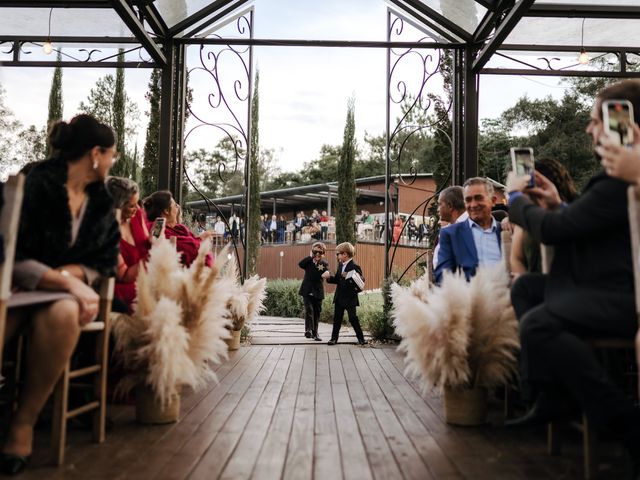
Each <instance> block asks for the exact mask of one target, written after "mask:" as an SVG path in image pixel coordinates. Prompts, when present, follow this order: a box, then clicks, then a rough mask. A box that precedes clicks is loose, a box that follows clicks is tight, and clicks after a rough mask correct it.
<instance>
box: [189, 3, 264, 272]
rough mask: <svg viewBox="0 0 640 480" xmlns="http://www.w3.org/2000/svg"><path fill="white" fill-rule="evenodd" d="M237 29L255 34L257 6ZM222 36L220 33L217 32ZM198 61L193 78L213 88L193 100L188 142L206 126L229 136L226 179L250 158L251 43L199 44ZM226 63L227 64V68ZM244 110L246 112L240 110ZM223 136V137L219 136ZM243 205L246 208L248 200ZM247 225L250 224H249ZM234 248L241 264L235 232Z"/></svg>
mask: <svg viewBox="0 0 640 480" xmlns="http://www.w3.org/2000/svg"><path fill="white" fill-rule="evenodd" d="M235 28H236V30H237V33H238V34H239V35H240V36H241V37H242V38H246V39H250V38H252V37H253V31H252V29H253V10H250V11H248V12H247V13H245V14H244V15H242V16H240V17H239V18H238V19H237V20H236V22H235ZM213 36H214V37H215V38H221V37H220V36H219V35H213ZM199 48H200V51H199V56H198V65H197V66H195V67H192V68H190V69H189V70H188V75H189V78H193V77H195V76H200V75H201V76H204V77H205V78H206V80H207V84H208V85H210V87H211V91H210V92H209V93H208V94H207V96H206V101H204V102H197V104H196V102H193V103H192V104H191V105H189V114H190V116H191V118H192V119H193V120H192V121H195V125H194V126H193V127H191V128H190V129H189V130H188V131H187V132H186V133H185V135H184V142H185V144H186V142H187V140H188V139H189V138H190V137H191V136H192V135H193V134H194V133H195V132H197V131H200V130H202V129H208V128H211V129H214V130H215V131H217V132H218V134H219V135H221V136H222V138H226V139H227V140H229V142H230V143H231V144H232V145H233V152H234V161H233V166H232V168H231V169H230V172H227V165H226V164H225V163H224V162H219V163H218V165H217V166H213V165H212V168H214V167H215V168H217V174H218V177H219V178H220V180H221V181H222V182H223V183H226V182H227V181H228V180H229V178H230V177H231V174H233V173H235V172H237V171H238V169H239V168H240V165H242V164H246V162H248V161H249V158H248V151H249V148H248V147H249V118H248V116H246V115H244V116H243V113H246V112H248V109H249V101H250V94H251V92H250V89H251V78H252V69H253V67H252V64H251V53H252V47H251V46H242V45H240V46H238V45H204V44H201V45H200V46H199ZM223 67H224V68H223ZM239 110H242V113H240V112H239ZM218 138H219V137H218ZM184 175H185V177H186V178H187V181H188V182H189V184H190V185H191V186H192V188H193V189H194V190H195V191H196V192H197V193H198V195H200V197H202V199H203V200H204V202H205V204H206V205H207V209H208V211H209V212H210V213H211V212H212V209H213V210H215V212H216V213H217V215H220V217H221V218H222V220H223V221H224V223H225V225H226V226H227V228H228V229H229V231H231V230H232V226H231V225H230V224H229V219H228V218H227V216H226V215H225V214H224V213H223V211H222V210H221V209H220V208H219V207H218V205H216V204H215V203H214V202H213V201H212V200H211V199H210V198H208V197H207V196H206V195H205V194H204V193H203V192H202V191H200V189H198V188H197V187H196V185H194V183H193V182H192V181H191V179H190V178H189V174H188V172H187V170H186V168H185V169H184ZM245 182H248V179H247V178H245ZM241 207H242V208H243V209H244V211H245V212H246V204H245V203H244V202H243V204H242V205H241ZM245 228H246V226H245ZM231 241H232V242H233V248H234V250H235V255H236V259H237V260H238V265H240V257H239V253H238V245H237V244H236V238H235V236H234V235H231ZM240 242H241V244H242V245H243V247H244V246H245V239H244V238H243V236H242V235H240Z"/></svg>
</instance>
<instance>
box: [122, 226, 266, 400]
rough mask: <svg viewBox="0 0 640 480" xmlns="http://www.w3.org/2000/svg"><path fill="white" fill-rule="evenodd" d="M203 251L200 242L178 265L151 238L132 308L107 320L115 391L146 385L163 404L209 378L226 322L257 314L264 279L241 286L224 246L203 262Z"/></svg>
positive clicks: (222, 347) (220, 353)
mask: <svg viewBox="0 0 640 480" xmlns="http://www.w3.org/2000/svg"><path fill="white" fill-rule="evenodd" d="M210 249H211V245H210V243H209V242H202V245H201V246H200V251H199V253H198V257H197V258H196V260H195V261H194V262H193V263H192V264H191V266H190V267H189V268H185V267H184V266H183V265H181V263H180V255H179V254H178V252H176V249H175V246H173V245H172V244H171V242H169V240H166V239H164V238H161V239H159V240H158V241H157V242H155V243H154V245H153V248H152V249H151V252H150V255H149V261H148V262H147V265H146V269H143V268H141V269H140V273H139V274H138V279H137V282H136V288H137V305H136V308H135V313H134V314H133V315H132V316H128V315H124V316H120V317H118V318H117V319H116V320H115V321H114V322H113V333H114V336H115V355H116V356H118V358H119V359H120V360H121V361H122V363H123V366H124V370H125V372H126V375H125V376H124V377H123V378H122V379H121V381H120V383H119V384H118V386H117V391H118V393H122V394H126V393H128V392H129V391H130V390H131V389H132V388H134V387H136V386H137V385H148V386H150V387H151V388H152V390H153V391H154V393H155V395H156V398H157V399H158V401H159V402H160V403H161V404H162V405H167V404H168V402H169V401H170V400H171V399H172V398H173V397H175V396H176V395H178V393H179V390H180V389H181V388H182V387H184V386H186V387H190V388H192V389H194V390H197V389H199V388H201V387H203V386H204V385H206V384H207V383H208V382H209V381H211V380H216V375H215V373H214V371H213V369H212V367H213V365H214V364H217V363H220V362H221V361H222V360H223V359H224V358H226V356H227V345H226V343H225V341H224V340H225V338H228V337H229V335H230V334H229V330H228V327H231V325H232V323H234V322H235V321H236V319H242V321H243V322H244V321H250V320H251V319H253V317H254V316H255V315H257V313H258V311H259V309H260V308H261V305H262V299H263V298H264V284H265V281H264V280H263V279H262V280H261V279H257V277H256V278H255V279H253V280H252V281H251V282H248V281H247V282H245V284H244V285H240V284H239V282H238V272H237V267H235V263H233V262H231V261H230V260H229V259H230V258H232V257H231V256H230V255H227V252H228V250H227V249H225V250H223V251H222V252H221V253H220V254H219V255H218V256H217V258H216V261H215V262H214V264H213V265H212V267H211V268H208V267H206V266H205V262H206V256H207V252H209V251H210ZM247 283H249V285H247Z"/></svg>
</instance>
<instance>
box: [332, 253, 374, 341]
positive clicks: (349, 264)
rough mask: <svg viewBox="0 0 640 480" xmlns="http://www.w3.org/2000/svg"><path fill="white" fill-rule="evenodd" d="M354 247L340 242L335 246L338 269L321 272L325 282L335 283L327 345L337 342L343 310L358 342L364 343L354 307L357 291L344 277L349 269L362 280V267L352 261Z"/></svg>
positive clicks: (355, 305)
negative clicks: (333, 307)
mask: <svg viewBox="0 0 640 480" xmlns="http://www.w3.org/2000/svg"><path fill="white" fill-rule="evenodd" d="M354 253H355V249H354V248H353V245H351V244H350V243H349V242H345V243H341V244H340V245H338V246H337V247H336V255H337V257H338V270H337V271H336V274H335V275H333V276H332V275H330V274H329V272H326V273H325V274H323V277H324V278H325V279H326V280H327V283H334V284H336V285H337V287H336V293H335V294H334V296H333V303H334V304H335V311H334V314H333V332H332V333H331V340H329V342H328V345H335V344H336V343H338V334H339V333H340V327H341V326H342V317H343V316H344V311H345V310H346V311H347V314H348V315H349V323H351V326H352V327H353V329H354V330H355V332H356V337H357V338H358V343H359V344H360V345H364V344H365V343H366V342H365V340H364V335H363V334H362V328H360V320H358V317H357V315H356V307H357V306H358V305H360V303H359V302H358V291H357V290H356V289H355V288H354V287H353V285H352V284H351V283H350V282H348V281H347V279H346V278H345V277H346V275H347V273H348V272H350V271H351V270H355V271H356V272H358V274H359V275H360V276H361V277H362V280H364V276H363V275H362V269H361V268H360V266H359V265H356V262H354V261H353V255H354Z"/></svg>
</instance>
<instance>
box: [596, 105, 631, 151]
mask: <svg viewBox="0 0 640 480" xmlns="http://www.w3.org/2000/svg"><path fill="white" fill-rule="evenodd" d="M602 121H603V122H604V128H605V131H606V132H607V136H608V137H609V138H610V139H611V141H612V142H615V143H617V144H618V145H631V144H632V143H633V128H632V125H633V105H631V102H629V101H628V100H605V101H604V102H602Z"/></svg>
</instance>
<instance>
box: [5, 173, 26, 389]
mask: <svg viewBox="0 0 640 480" xmlns="http://www.w3.org/2000/svg"><path fill="white" fill-rule="evenodd" d="M23 191H24V176H23V175H14V176H11V177H9V179H8V180H7V182H6V183H5V184H4V186H3V188H2V193H3V199H4V206H3V207H2V212H1V213H0V234H1V235H2V238H3V242H4V245H3V249H4V255H3V257H4V261H2V263H0V372H2V346H3V344H4V329H5V323H6V319H7V301H8V300H9V296H10V295H11V273H12V271H13V259H14V256H15V250H16V239H17V237H18V219H19V218H20V208H21V206H22V196H23ZM0 383H1V382H0Z"/></svg>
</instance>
